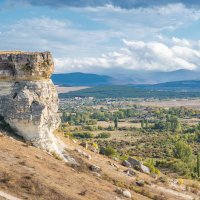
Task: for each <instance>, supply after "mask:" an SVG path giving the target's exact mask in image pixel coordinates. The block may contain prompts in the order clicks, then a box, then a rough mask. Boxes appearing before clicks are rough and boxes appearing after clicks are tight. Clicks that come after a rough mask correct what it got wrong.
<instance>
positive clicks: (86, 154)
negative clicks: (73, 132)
mask: <svg viewBox="0 0 200 200" xmlns="http://www.w3.org/2000/svg"><path fill="white" fill-rule="evenodd" d="M75 151H77V152H78V153H79V155H81V156H83V157H85V158H87V159H88V160H91V159H92V157H91V155H90V154H88V153H86V152H84V151H82V150H81V149H78V148H76V149H75Z"/></svg>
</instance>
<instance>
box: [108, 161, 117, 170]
mask: <svg viewBox="0 0 200 200" xmlns="http://www.w3.org/2000/svg"><path fill="white" fill-rule="evenodd" d="M108 164H109V165H110V166H112V167H114V168H116V169H117V170H119V167H118V165H116V164H115V163H112V162H111V161H110V160H109V161H108Z"/></svg>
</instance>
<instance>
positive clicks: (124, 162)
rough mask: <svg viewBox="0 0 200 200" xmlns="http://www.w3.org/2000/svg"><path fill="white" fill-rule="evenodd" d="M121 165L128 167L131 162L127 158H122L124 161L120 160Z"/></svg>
mask: <svg viewBox="0 0 200 200" xmlns="http://www.w3.org/2000/svg"><path fill="white" fill-rule="evenodd" d="M122 165H123V166H125V167H128V168H130V167H131V163H130V162H128V161H127V160H124V161H123V162H122Z"/></svg>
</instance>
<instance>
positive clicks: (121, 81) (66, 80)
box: [52, 70, 200, 88]
mask: <svg viewBox="0 0 200 200" xmlns="http://www.w3.org/2000/svg"><path fill="white" fill-rule="evenodd" d="M52 80H53V82H54V84H56V85H62V86H103V85H127V84H130V85H131V84H133V85H141V84H142V85H144V84H148V85H149V84H159V83H165V82H174V83H171V84H172V85H175V84H179V85H180V84H182V85H183V84H184V85H185V84H189V83H188V82H187V83H186V82H184V81H185V80H200V72H199V71H191V70H177V71H171V72H157V71H131V70H129V71H126V72H124V71H122V72H121V73H120V74H119V72H118V73H117V74H116V73H115V72H114V71H113V74H111V73H109V75H99V74H89V73H80V72H75V73H67V74H53V76H52ZM176 81H183V82H181V83H176ZM191 84H193V83H192V82H191V83H190V85H191ZM195 84H196V83H195ZM167 85H168V86H169V83H167ZM160 86H162V87H163V86H164V85H157V86H152V88H153V87H157V88H158V87H160ZM168 86H167V87H168ZM185 86H186V85H185ZM165 87H166V85H165ZM173 87H174V86H173Z"/></svg>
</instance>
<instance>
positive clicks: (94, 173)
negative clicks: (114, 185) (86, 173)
mask: <svg viewBox="0 0 200 200" xmlns="http://www.w3.org/2000/svg"><path fill="white" fill-rule="evenodd" d="M92 174H93V175H95V176H97V177H101V174H99V173H98V172H92Z"/></svg>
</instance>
